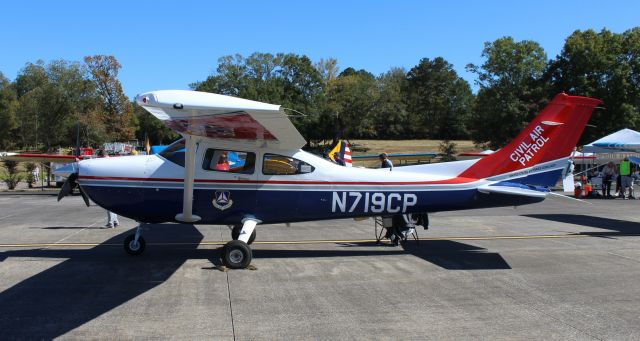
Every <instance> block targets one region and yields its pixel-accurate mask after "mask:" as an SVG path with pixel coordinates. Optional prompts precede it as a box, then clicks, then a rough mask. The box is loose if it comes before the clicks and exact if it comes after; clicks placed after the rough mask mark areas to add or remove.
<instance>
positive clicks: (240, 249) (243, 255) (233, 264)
mask: <svg viewBox="0 0 640 341" xmlns="http://www.w3.org/2000/svg"><path fill="white" fill-rule="evenodd" d="M252 258H253V255H252V252H251V248H250V247H249V245H247V243H245V242H243V241H241V240H232V241H230V242H228V243H226V244H225V245H224V247H223V248H222V263H223V264H224V265H225V266H226V267H227V268H230V269H244V268H246V267H247V266H249V264H251V259H252Z"/></svg>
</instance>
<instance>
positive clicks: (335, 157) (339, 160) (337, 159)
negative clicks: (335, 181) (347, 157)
mask: <svg viewBox="0 0 640 341" xmlns="http://www.w3.org/2000/svg"><path fill="white" fill-rule="evenodd" d="M333 160H334V161H335V162H336V163H337V164H339V165H340V166H344V165H345V163H344V160H343V159H342V158H341V157H340V153H338V152H335V153H333Z"/></svg>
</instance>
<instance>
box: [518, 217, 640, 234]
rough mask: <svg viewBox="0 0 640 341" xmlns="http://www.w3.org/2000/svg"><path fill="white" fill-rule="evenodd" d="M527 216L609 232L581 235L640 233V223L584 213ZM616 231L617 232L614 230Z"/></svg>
mask: <svg viewBox="0 0 640 341" xmlns="http://www.w3.org/2000/svg"><path fill="white" fill-rule="evenodd" d="M524 216H525V217H529V218H536V219H544V220H550V221H556V222H560V223H567V224H574V225H582V226H589V227H595V228H599V229H604V230H609V231H607V232H604V231H603V232H580V234H581V235H589V236H594V237H598V236H600V237H615V236H625V235H627V236H636V235H640V223H638V222H635V221H628V220H619V219H611V218H603V217H593V216H589V215H584V214H525V215H524ZM613 231H615V232H613Z"/></svg>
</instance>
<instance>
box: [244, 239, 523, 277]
mask: <svg viewBox="0 0 640 341" xmlns="http://www.w3.org/2000/svg"><path fill="white" fill-rule="evenodd" d="M341 245H342V246H343V247H345V249H343V250H260V249H257V250H255V249H254V250H253V257H254V259H260V258H306V257H357V256H385V255H399V254H403V251H404V253H409V254H411V255H413V256H416V257H418V258H421V259H423V260H425V261H427V262H430V263H432V264H434V265H437V266H439V267H441V268H444V269H447V270H498V269H511V267H510V266H509V264H508V263H507V262H506V261H505V260H504V258H502V256H501V255H500V254H498V253H492V252H486V249H484V248H481V247H477V246H473V245H469V244H464V243H459V242H455V241H450V240H422V241H419V242H417V241H414V240H409V241H407V242H406V243H405V244H404V246H403V247H402V248H401V249H397V248H400V247H397V248H392V247H391V246H385V245H379V246H378V248H376V249H369V250H357V249H355V250H354V248H355V247H376V244H375V243H372V242H369V243H348V244H341Z"/></svg>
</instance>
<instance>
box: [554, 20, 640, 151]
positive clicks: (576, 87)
mask: <svg viewBox="0 0 640 341" xmlns="http://www.w3.org/2000/svg"><path fill="white" fill-rule="evenodd" d="M547 77H548V78H549V79H550V81H551V83H552V84H553V86H552V89H553V90H552V91H553V92H554V93H557V92H560V91H566V92H569V93H571V94H575V95H580V96H589V97H595V98H599V99H601V100H603V102H604V109H603V110H595V111H594V113H593V115H592V118H591V120H590V122H591V123H592V124H593V125H595V126H597V129H589V128H587V129H586V130H585V132H584V134H583V136H582V139H581V142H583V143H584V142H589V141H592V140H594V139H596V138H599V137H601V136H602V135H605V134H608V133H611V132H614V131H616V130H619V129H621V128H632V129H638V128H640V27H636V28H633V29H631V30H628V31H626V32H624V33H622V34H615V33H612V32H610V31H608V30H606V29H603V30H602V31H600V32H599V33H596V32H595V31H593V30H586V31H580V30H577V31H575V32H573V33H572V34H571V35H570V36H569V37H568V38H567V39H566V41H565V45H564V47H563V49H562V52H561V53H560V55H559V56H557V57H556V58H555V59H554V60H553V61H551V63H550V66H549V68H548V70H547Z"/></svg>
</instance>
